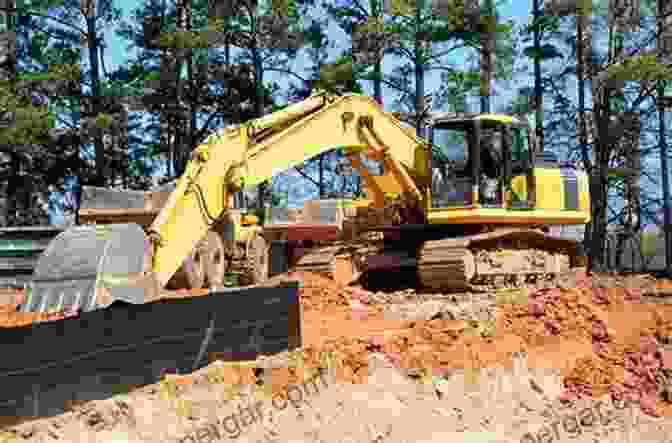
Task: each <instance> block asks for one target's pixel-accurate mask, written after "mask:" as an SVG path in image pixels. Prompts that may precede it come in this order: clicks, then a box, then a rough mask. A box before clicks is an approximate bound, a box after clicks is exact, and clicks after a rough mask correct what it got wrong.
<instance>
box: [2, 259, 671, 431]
mask: <svg viewBox="0 0 672 443" xmlns="http://www.w3.org/2000/svg"><path fill="white" fill-rule="evenodd" d="M283 279H299V280H301V281H303V287H302V296H301V302H302V305H303V309H304V312H303V343H304V345H303V347H302V348H301V349H300V350H297V351H294V352H286V353H283V354H279V355H274V356H268V357H263V358H260V359H258V360H257V361H253V362H243V363H240V362H239V363H236V364H232V363H230V362H228V363H227V362H223V361H220V360H218V356H217V355H210V361H211V363H210V364H209V365H208V366H207V367H205V368H202V369H200V370H198V371H196V372H195V373H193V374H188V375H167V376H166V378H165V380H164V381H162V382H160V383H157V384H153V385H148V386H142V387H135V386H127V387H125V389H123V390H122V392H123V391H126V392H123V393H120V394H119V395H117V396H115V397H113V398H110V399H104V400H100V401H91V402H87V403H81V404H77V403H73V404H71V405H69V410H68V411H67V412H66V413H64V414H61V415H58V416H54V417H49V418H41V419H25V418H18V417H5V418H4V422H3V423H1V424H0V426H2V427H4V430H3V431H2V432H1V433H0V442H1V441H31V442H38V441H39V442H41V441H44V442H51V441H61V442H69V441H72V442H78V441H81V442H199V443H200V442H210V441H213V442H214V441H232V440H237V441H240V442H257V441H259V442H339V443H340V442H448V441H456V442H462V441H464V442H514V441H516V442H537V441H538V442H542V441H543V442H548V441H569V440H573V441H577V442H593V441H600V442H610V441H613V442H616V441H630V442H633V441H649V442H650V441H653V442H669V441H672V424H671V423H670V422H671V421H672V420H670V417H672V403H668V402H667V400H668V399H670V400H672V347H670V344H671V343H672V304H668V303H667V301H668V300H672V296H671V295H672V282H669V281H665V280H654V279H652V278H650V277H647V276H641V275H633V276H628V277H617V276H587V275H586V274H585V273H584V272H582V271H578V270H577V271H574V272H572V273H570V274H568V275H566V276H564V277H563V278H562V279H561V281H560V282H559V284H557V285H553V287H543V286H548V285H538V287H536V288H526V289H516V290H510V291H498V292H496V293H494V292H493V293H488V294H429V293H416V292H414V291H412V290H404V291H398V292H393V293H382V292H379V293H370V292H367V291H365V290H362V289H360V288H356V287H343V286H339V285H338V284H336V283H335V282H333V281H332V280H329V279H327V278H324V277H321V276H318V275H315V274H307V273H302V274H293V275H284V276H279V277H275V278H274V280H273V281H271V282H270V283H269V284H270V285H272V284H274V283H275V282H278V281H280V280H283ZM4 296H5V298H6V299H7V300H8V301H7V303H8V305H7V307H6V308H5V309H4V312H0V325H1V326H4V327H15V326H17V325H21V324H27V323H30V322H31V321H34V320H35V318H34V317H35V316H36V314H18V313H15V312H12V305H11V302H12V297H14V298H16V294H14V295H12V294H11V293H9V294H8V295H4ZM175 296H179V294H175ZM182 296H184V295H182ZM668 297H669V299H668ZM40 315H43V314H40ZM31 316H32V317H31ZM0 332H1V331H0ZM668 349H670V350H669V351H668ZM668 396H669V397H668ZM3 438H4V439H5V440H3Z"/></svg>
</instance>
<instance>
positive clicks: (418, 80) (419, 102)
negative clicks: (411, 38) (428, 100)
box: [413, 7, 425, 137]
mask: <svg viewBox="0 0 672 443" xmlns="http://www.w3.org/2000/svg"><path fill="white" fill-rule="evenodd" d="M415 9H416V19H417V21H418V23H419V22H420V8H419V7H418V8H415ZM423 46H424V45H423V42H422V41H421V40H420V34H419V33H418V32H417V31H416V33H415V47H414V54H413V55H414V58H415V60H414V61H415V117H416V127H415V131H416V134H417V135H418V137H423V136H424V135H425V131H424V129H425V128H424V124H423V120H422V111H423V110H424V109H423V108H424V106H425V72H424V69H423V68H424V66H423V61H424V60H423V53H422V51H423V49H424V48H423Z"/></svg>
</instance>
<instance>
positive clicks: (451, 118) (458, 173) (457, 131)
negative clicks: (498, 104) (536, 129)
mask: <svg viewBox="0 0 672 443" xmlns="http://www.w3.org/2000/svg"><path fill="white" fill-rule="evenodd" d="M530 137H531V133H530V131H529V129H528V127H527V125H526V124H525V123H524V122H522V121H521V120H519V119H517V118H515V117H512V116H508V115H497V114H468V113H459V114H458V113H448V114H442V115H439V116H436V117H435V118H434V119H433V124H432V128H431V131H430V145H431V148H432V155H431V170H432V207H434V208H447V207H456V206H457V207H459V206H466V207H469V206H473V205H474V204H480V205H481V206H483V207H503V205H504V200H505V195H506V191H507V190H510V186H509V185H510V183H511V180H512V178H513V177H514V176H521V175H522V176H527V175H529V174H531V172H532V165H533V162H534V153H533V150H532V149H531V144H532V143H531V139H530ZM527 182H528V183H532V181H531V180H529V181H527ZM527 195H528V197H529V196H530V195H531V193H530V192H527ZM475 199H476V200H475ZM526 200H527V199H526ZM516 204H517V205H525V204H527V205H529V203H528V202H527V201H526V202H520V201H517V202H516Z"/></svg>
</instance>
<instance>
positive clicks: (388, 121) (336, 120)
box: [246, 96, 425, 185]
mask: <svg viewBox="0 0 672 443" xmlns="http://www.w3.org/2000/svg"><path fill="white" fill-rule="evenodd" d="M364 116H371V117H373V129H374V130H375V131H376V133H378V134H380V136H381V137H382V138H383V141H384V142H385V144H386V145H387V146H389V148H390V150H389V152H390V154H391V155H392V156H393V157H394V158H396V159H397V160H398V161H400V162H401V163H402V164H404V165H405V166H408V167H413V163H414V160H415V158H414V157H415V149H416V147H417V146H418V145H420V144H423V143H425V142H424V141H423V140H421V139H419V138H418V137H414V136H412V135H411V134H409V133H407V132H406V131H404V130H403V128H402V127H401V125H400V123H399V121H398V120H396V119H394V118H393V117H392V116H390V115H388V114H387V113H385V112H383V110H382V109H381V108H380V105H378V103H376V101H375V100H373V99H371V98H369V97H365V96H346V97H341V98H338V99H336V100H335V101H334V102H333V103H332V104H330V105H328V106H326V107H325V108H323V109H320V110H319V111H317V112H315V113H314V114H312V115H310V116H308V117H306V118H304V119H303V120H300V121H299V122H298V123H296V124H294V125H292V126H290V127H289V128H287V129H286V130H284V131H282V132H280V133H278V134H275V135H273V136H271V137H269V138H268V139H267V140H264V141H263V142H262V143H259V144H258V145H256V146H254V148H253V149H252V150H251V152H250V159H249V161H248V167H249V171H250V173H251V174H254V175H253V176H251V177H248V180H246V184H248V185H256V184H258V183H260V182H262V181H264V180H266V179H268V177H270V176H272V175H274V174H275V173H277V172H280V171H284V170H287V169H289V168H290V167H291V166H293V165H296V164H300V163H302V162H303V161H305V160H307V159H309V158H310V157H313V156H315V155H317V154H319V153H320V152H325V151H327V150H329V149H333V148H338V147H353V148H357V147H365V145H366V141H365V140H363V139H362V138H361V137H360V135H359V133H358V131H357V127H356V125H357V119H358V118H359V117H364Z"/></svg>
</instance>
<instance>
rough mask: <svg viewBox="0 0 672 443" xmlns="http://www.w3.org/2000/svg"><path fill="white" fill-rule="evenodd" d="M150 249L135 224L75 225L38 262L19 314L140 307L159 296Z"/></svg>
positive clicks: (60, 236)
mask: <svg viewBox="0 0 672 443" xmlns="http://www.w3.org/2000/svg"><path fill="white" fill-rule="evenodd" d="M151 258H152V248H151V246H150V242H149V240H148V239H147V237H146V236H145V233H144V231H143V229H142V227H140V225H137V224H134V223H130V224H110V225H84V226H74V227H71V228H69V229H67V230H66V231H64V232H62V233H61V234H59V235H58V236H56V237H55V238H54V239H53V240H52V241H51V243H49V245H48V246H47V249H46V250H45V251H44V252H43V253H42V255H41V256H40V258H39V259H38V261H37V265H36V267H35V270H34V272H33V276H32V279H31V280H30V281H29V283H28V284H27V287H26V293H25V297H24V302H23V304H22V305H21V307H20V310H21V311H23V312H63V311H70V310H73V309H77V310H79V311H84V312H85V311H91V310H94V309H101V308H104V307H107V306H109V305H110V304H112V303H113V302H115V301H117V300H121V301H124V302H126V303H133V304H142V303H146V302H147V301H150V300H153V299H155V298H156V297H157V296H158V294H159V288H158V283H157V282H156V280H155V278H154V275H153V273H152V272H151Z"/></svg>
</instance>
